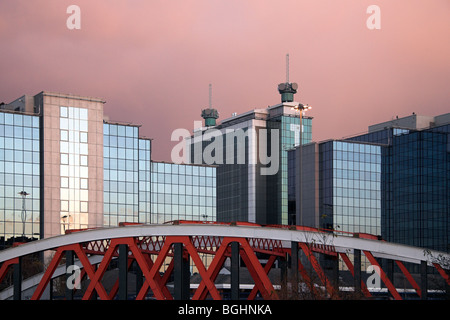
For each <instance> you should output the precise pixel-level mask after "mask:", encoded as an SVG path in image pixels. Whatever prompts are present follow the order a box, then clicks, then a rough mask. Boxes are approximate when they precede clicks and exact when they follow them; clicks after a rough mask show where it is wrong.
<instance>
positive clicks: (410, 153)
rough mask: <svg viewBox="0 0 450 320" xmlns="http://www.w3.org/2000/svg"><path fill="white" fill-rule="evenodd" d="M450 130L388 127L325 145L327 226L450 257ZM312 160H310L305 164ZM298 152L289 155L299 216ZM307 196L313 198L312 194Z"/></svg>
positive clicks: (322, 198) (322, 182) (322, 202)
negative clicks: (296, 188)
mask: <svg viewBox="0 0 450 320" xmlns="http://www.w3.org/2000/svg"><path fill="white" fill-rule="evenodd" d="M449 131H450V125H448V124H444V125H440V126H434V127H431V128H427V129H423V130H416V129H407V128H396V127H387V128H385V129H383V130H379V131H375V132H369V133H367V134H363V135H360V136H356V137H352V138H349V139H348V140H343V141H326V142H323V143H320V144H319V178H318V179H319V195H318V196H319V200H318V203H319V210H318V213H317V212H309V213H308V214H315V215H319V216H320V219H319V221H320V222H319V223H318V224H319V225H315V226H316V227H317V226H320V227H323V228H334V229H337V230H342V231H348V232H367V233H371V234H376V235H381V236H382V238H383V239H385V240H387V241H390V242H396V243H402V244H407V245H412V246H418V247H424V248H430V249H434V250H440V251H445V252H448V251H450V188H449V185H450V174H449V173H450V138H449ZM304 159H305V158H304ZM295 165H296V164H295V153H294V152H293V151H290V152H289V181H288V187H289V201H290V212H291V213H295V199H296V194H295V169H296V167H295ZM304 190H305V192H311V190H310V189H308V188H306V189H305V188H304Z"/></svg>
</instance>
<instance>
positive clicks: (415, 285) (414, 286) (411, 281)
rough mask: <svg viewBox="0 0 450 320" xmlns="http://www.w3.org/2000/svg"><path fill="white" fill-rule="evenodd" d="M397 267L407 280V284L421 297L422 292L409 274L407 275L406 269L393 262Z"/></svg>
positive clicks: (398, 262) (401, 264) (399, 262)
mask: <svg viewBox="0 0 450 320" xmlns="http://www.w3.org/2000/svg"><path fill="white" fill-rule="evenodd" d="M395 262H396V263H397V265H398V266H399V268H400V270H401V271H402V272H403V274H404V275H405V277H406V279H408V281H409V283H410V284H411V285H412V287H413V288H414V290H416V292H417V294H418V295H419V297H422V290H421V289H420V286H419V285H418V284H417V282H416V281H415V280H414V278H413V277H412V276H411V273H409V271H408V269H406V267H405V265H404V264H403V263H402V262H401V261H398V260H395Z"/></svg>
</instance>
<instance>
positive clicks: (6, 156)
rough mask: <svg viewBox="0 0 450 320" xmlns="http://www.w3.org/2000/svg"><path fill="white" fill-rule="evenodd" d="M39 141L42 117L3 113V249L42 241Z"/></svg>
mask: <svg viewBox="0 0 450 320" xmlns="http://www.w3.org/2000/svg"><path fill="white" fill-rule="evenodd" d="M39 140H40V133H39V117H37V116H34V115H30V114H25V113H19V112H15V113H10V112H0V249H2V248H4V247H5V246H7V245H11V243H12V242H14V241H26V240H30V239H38V238H39V237H40V223H41V216H40V197H41V189H40V185H41V181H40V151H39V150H40V145H39ZM23 192H25V193H23ZM21 194H22V195H24V196H25V197H24V198H23V197H22V195H21Z"/></svg>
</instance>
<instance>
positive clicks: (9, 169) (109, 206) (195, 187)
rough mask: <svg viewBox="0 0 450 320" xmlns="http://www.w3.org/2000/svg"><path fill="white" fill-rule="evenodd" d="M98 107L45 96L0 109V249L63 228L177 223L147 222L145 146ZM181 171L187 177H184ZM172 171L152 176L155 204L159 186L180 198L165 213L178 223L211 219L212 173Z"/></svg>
mask: <svg viewBox="0 0 450 320" xmlns="http://www.w3.org/2000/svg"><path fill="white" fill-rule="evenodd" d="M104 104H105V101H104V100H102V99H98V98H92V97H83V96H78V95H72V94H60V93H53V92H44V91H43V92H40V93H38V94H37V95H34V96H30V95H24V96H22V97H20V98H19V99H17V100H15V101H13V102H11V103H8V104H5V103H2V104H0V247H2V248H3V247H5V246H9V245H11V244H12V243H13V242H15V241H29V240H33V239H40V238H47V237H51V236H56V235H60V234H62V233H64V232H65V231H67V230H69V229H84V228H95V227H103V226H117V225H118V224H119V223H120V222H133V223H152V222H156V221H157V222H160V223H161V222H165V220H164V219H165V218H167V219H170V220H177V219H179V217H178V216H177V214H176V213H172V214H170V215H169V214H168V212H166V211H161V212H158V211H155V217H152V212H151V209H152V206H151V198H152V194H151V192H152V190H151V170H152V163H151V140H150V139H148V138H145V137H141V136H140V134H139V128H140V126H138V125H133V124H123V123H116V122H112V121H109V120H104V114H103V106H104ZM154 169H155V170H160V168H159V167H158V166H157V165H155V166H154ZM184 170H185V171H187V172H189V174H186V175H182V174H181V172H183V171H184ZM172 171H173V173H174V172H175V171H178V172H179V173H180V174H178V175H177V176H170V175H168V176H167V177H168V179H169V180H165V177H166V176H164V177H163V179H162V180H160V179H159V178H160V176H159V175H158V174H156V175H155V179H157V181H158V182H157V183H156V184H155V190H156V192H157V195H156V196H155V197H154V198H155V201H156V199H159V194H160V192H159V187H160V186H161V185H164V184H165V185H166V186H165V188H164V192H161V194H164V196H165V197H166V198H165V199H168V198H169V197H170V198H171V199H172V200H174V201H175V199H177V197H178V198H179V199H180V200H179V202H178V203H176V202H174V203H173V204H172V205H171V207H170V209H171V210H174V211H173V212H176V211H177V210H178V212H179V213H180V214H181V213H182V215H181V216H180V217H182V218H183V219H187V218H197V217H198V216H202V217H203V216H207V217H208V219H214V217H215V190H214V188H215V180H214V179H215V173H214V172H213V171H214V170H213V169H212V168H211V167H209V166H208V167H203V166H196V167H195V169H192V166H189V168H185V167H184V166H177V167H173V166H172ZM191 171H192V173H191ZM163 172H164V173H168V172H169V169H167V170H163ZM177 178H179V179H180V181H182V180H183V179H185V180H186V181H188V182H186V184H185V185H182V184H181V182H180V186H179V190H177V188H176V187H175V186H174V185H175V183H174V181H176V179H177ZM170 179H172V180H170ZM171 182H173V186H172V188H168V187H167V185H170V184H171ZM191 182H192V184H191ZM204 182H205V183H206V184H207V185H208V188H206V184H205V185H202V183H204ZM183 189H186V190H183ZM205 189H207V190H205ZM168 190H170V192H174V195H173V197H172V195H171V194H170V192H169V191H168ZM180 190H181V191H180ZM183 191H184V194H183V193H182V192H183ZM183 202H186V212H184V204H183ZM163 203H164V205H166V206H167V205H168V204H167V203H166V202H163ZM191 203H192V204H191ZM155 204H156V205H155V206H154V208H155V210H156V209H158V208H159V206H158V204H159V203H158V202H155ZM166 208H167V207H165V209H166Z"/></svg>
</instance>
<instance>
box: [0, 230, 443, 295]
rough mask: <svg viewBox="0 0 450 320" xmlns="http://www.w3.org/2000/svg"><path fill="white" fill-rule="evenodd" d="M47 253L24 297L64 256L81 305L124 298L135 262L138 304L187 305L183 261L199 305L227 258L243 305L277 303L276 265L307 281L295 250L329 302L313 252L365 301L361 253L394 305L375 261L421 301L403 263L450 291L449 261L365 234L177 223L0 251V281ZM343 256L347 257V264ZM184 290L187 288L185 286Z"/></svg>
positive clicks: (333, 290) (421, 289)
mask: <svg viewBox="0 0 450 320" xmlns="http://www.w3.org/2000/svg"><path fill="white" fill-rule="evenodd" d="M49 250H52V252H53V253H54V254H53V255H52V257H51V260H50V262H49V264H48V266H47V267H46V269H45V270H44V272H43V274H42V275H41V276H40V277H39V279H38V284H37V287H36V289H35V291H34V293H33V295H32V297H31V299H40V298H41V297H42V294H43V292H44V290H45V288H46V287H47V286H48V283H49V281H50V279H51V278H52V277H54V276H56V270H57V268H58V267H59V268H61V265H60V264H61V261H62V260H63V257H66V261H75V260H74V257H76V258H77V259H78V260H77V263H78V264H79V265H81V267H82V268H83V269H82V270H83V271H82V276H85V275H86V276H88V277H89V279H90V281H89V285H88V288H87V289H86V290H85V293H84V296H83V299H86V300H87V299H91V298H92V295H93V294H94V293H96V294H97V296H98V297H99V298H100V299H102V300H108V299H114V298H115V297H116V295H117V294H119V298H120V297H122V298H124V299H126V289H124V287H126V280H124V279H126V273H127V270H128V268H129V267H130V265H131V264H132V263H133V262H134V261H135V262H136V263H137V265H138V266H139V269H140V270H141V271H142V274H143V277H144V279H145V280H144V281H143V283H142V286H141V287H140V289H139V292H138V293H137V297H136V299H144V298H145V297H146V296H147V294H148V292H149V290H151V292H152V294H153V297H154V298H156V299H160V300H164V299H173V298H178V299H183V298H184V299H187V298H189V293H187V294H186V289H184V291H183V281H184V283H186V278H184V279H185V280H181V279H182V278H183V265H185V261H186V260H187V259H188V257H189V258H190V259H191V260H192V262H193V263H194V265H195V266H196V268H197V270H198V272H199V274H200V276H201V279H202V281H201V283H200V284H199V285H198V287H197V288H196V290H195V292H194V293H193V296H192V299H205V298H207V296H208V294H209V295H210V297H212V298H213V299H221V298H222V296H221V294H220V292H219V290H218V289H217V287H216V285H215V283H214V281H215V279H216V277H217V275H218V274H219V271H220V270H221V269H222V267H223V265H224V262H225V260H226V259H227V257H233V255H234V257H239V256H240V258H241V259H242V260H243V261H244V263H245V266H246V267H247V269H248V271H249V273H250V275H251V277H252V278H253V280H254V283H255V285H254V287H253V290H252V291H251V293H250V295H249V299H253V298H255V297H256V295H257V294H258V292H259V293H260V295H261V296H262V298H264V299H278V298H279V296H278V293H277V290H275V288H274V285H273V284H272V283H271V281H270V279H269V277H268V273H269V271H270V270H271V268H272V267H273V265H274V262H275V261H276V260H277V259H281V260H284V261H285V260H286V259H287V258H288V257H290V258H289V259H290V260H291V261H292V262H291V268H293V270H298V271H299V272H298V273H296V274H295V273H294V275H295V277H294V280H292V281H298V279H297V277H298V275H299V274H300V276H301V277H302V278H303V280H305V282H306V283H307V282H308V280H309V275H308V273H307V272H306V271H305V268H304V266H303V265H302V263H301V261H300V260H299V259H298V252H299V250H301V251H302V252H304V254H305V256H306V257H307V258H308V259H309V261H310V264H311V266H312V267H313V268H314V270H315V272H316V274H317V276H318V279H320V280H321V282H322V283H323V286H324V287H325V288H326V290H327V292H328V295H329V297H332V298H339V292H338V287H337V286H336V285H333V282H332V281H329V279H327V276H326V275H325V273H324V272H323V270H322V268H321V266H320V263H319V261H318V259H317V258H316V255H314V254H312V253H313V252H316V253H321V254H325V255H329V256H332V257H334V258H337V257H338V256H340V257H341V258H342V260H343V261H344V263H345V264H346V266H347V267H348V269H349V270H350V271H351V273H352V275H353V276H354V277H355V279H356V281H355V289H357V290H361V292H362V293H363V294H364V295H365V296H366V297H370V296H371V294H370V292H369V290H368V289H367V287H366V285H365V283H364V282H363V281H361V280H360V279H361V275H360V271H361V265H360V261H361V260H360V257H361V252H362V253H363V254H364V255H365V256H366V257H367V259H368V260H369V262H370V263H371V264H372V265H374V266H377V267H378V268H376V269H375V270H376V271H377V272H378V273H379V276H380V278H381V279H382V281H383V282H384V284H385V285H386V287H387V288H388V289H389V291H390V293H391V295H392V296H393V297H394V298H395V299H401V296H400V294H399V293H398V292H397V290H396V288H395V286H394V285H393V283H392V282H391V280H390V279H389V277H388V276H387V274H386V272H385V271H383V269H382V268H381V266H380V264H379V263H378V261H377V259H376V258H385V259H390V260H391V261H395V263H396V264H397V265H398V266H399V268H400V270H401V271H402V272H403V273H404V275H405V276H406V278H407V279H408V280H409V282H410V283H411V285H412V287H413V288H414V289H415V290H416V292H417V294H418V295H419V296H420V297H422V298H426V295H427V285H426V282H425V283H422V286H419V284H418V283H417V282H416V281H415V280H414V279H413V277H412V276H411V274H410V273H409V272H408V270H407V269H406V268H405V266H404V264H403V262H410V263H415V264H421V266H422V267H424V266H425V269H424V270H426V266H434V267H435V268H436V269H437V270H438V272H439V274H440V275H441V276H442V277H443V278H444V279H445V281H446V282H447V284H448V285H450V279H449V276H448V274H447V272H446V271H445V269H447V268H448V262H449V260H450V255H449V254H447V253H444V252H438V251H432V250H424V249H423V248H416V247H411V246H406V245H399V244H394V243H389V242H385V241H382V240H379V239H378V237H376V236H372V235H368V234H345V233H339V234H337V233H335V232H329V231H328V232H327V231H320V230H317V229H313V228H308V227H301V226H264V227H263V226H260V225H256V224H251V223H245V222H242V223H239V222H237V223H228V224H226V223H208V222H191V221H176V222H174V223H171V224H164V225H141V224H122V225H121V227H116V228H98V229H90V230H80V231H76V232H75V231H71V232H69V233H68V234H66V235H62V236H57V237H51V238H47V239H42V240H39V241H34V242H29V243H26V244H22V245H19V246H17V247H15V248H11V249H7V250H3V251H0V263H1V267H0V283H1V281H2V280H3V278H4V276H5V274H6V272H7V271H8V270H9V269H10V267H14V268H15V267H16V266H17V267H18V270H21V269H20V262H21V258H22V257H24V256H26V255H30V254H33V253H37V252H44V251H49ZM121 253H122V254H121ZM257 253H263V254H265V255H266V257H268V259H267V262H266V263H265V265H264V267H263V265H262V264H261V263H260V261H259V260H258V258H257V255H256V254H257ZM200 254H208V255H211V257H212V259H210V263H209V265H206V266H205V265H204V263H203V261H202V259H201V258H200ZM349 254H351V256H352V257H353V262H352V261H351V260H352V259H350V257H349ZM71 255H72V256H71ZM70 257H72V258H70ZM357 257H359V258H357ZM113 258H118V261H119V277H118V280H117V282H116V284H115V285H114V287H113V288H112V289H111V290H110V292H106V290H105V288H104V287H103V285H102V282H101V280H102V277H103V275H104V274H105V271H106V269H107V267H108V265H109V264H110V262H111V260H112V259H113ZM167 259H169V260H170V261H171V262H170V263H169V265H168V266H167V268H166V270H165V272H164V273H161V272H160V271H161V267H162V264H163V263H164V262H165V261H167ZM177 259H178V260H177ZM233 259H234V261H236V258H232V261H233ZM66 263H67V262H66ZM232 264H233V262H232ZM232 272H233V265H232ZM172 273H173V274H174V277H175V293H174V296H175V297H174V296H172V294H171V293H170V292H169V290H168V288H167V286H166V284H167V282H168V280H169V277H170V275H171V274H172ZM15 274H19V276H17V278H18V280H17V281H15V287H14V290H15V293H14V295H15V297H16V298H20V290H21V289H22V288H21V280H20V278H21V277H20V271H19V272H15ZM232 275H233V273H232ZM422 279H423V278H422ZM425 279H426V278H425ZM187 281H189V280H187ZM184 288H186V287H185V285H184ZM310 289H311V290H315V287H314V286H311V287H310ZM238 290H239V283H238V282H236V281H235V282H234V284H233V280H232V284H231V291H232V294H233V292H237V291H238ZM17 291H18V292H17ZM235 297H236V296H235Z"/></svg>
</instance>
